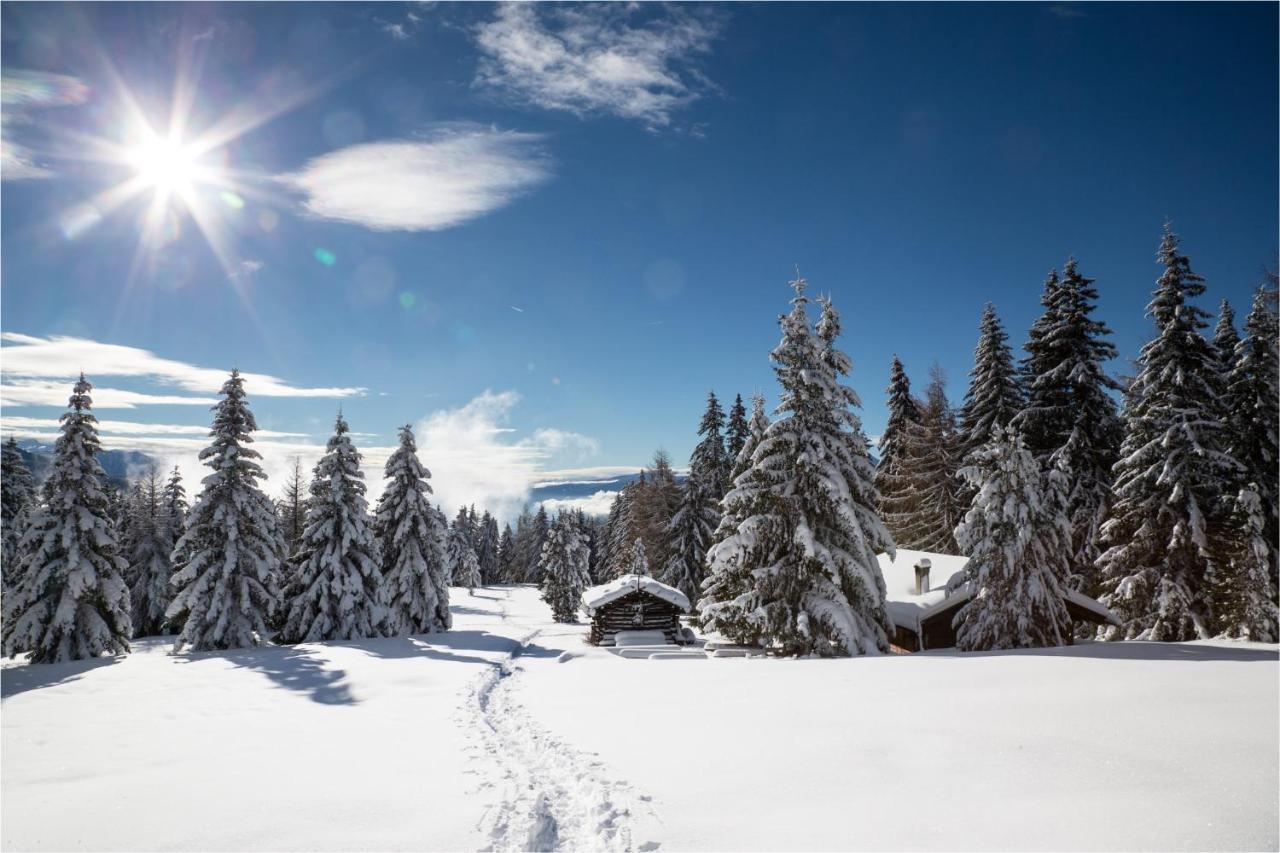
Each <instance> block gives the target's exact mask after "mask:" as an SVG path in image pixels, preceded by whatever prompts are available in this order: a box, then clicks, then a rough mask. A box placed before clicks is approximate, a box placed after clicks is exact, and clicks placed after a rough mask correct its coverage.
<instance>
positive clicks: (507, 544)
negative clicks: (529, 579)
mask: <svg viewBox="0 0 1280 853" xmlns="http://www.w3.org/2000/svg"><path fill="white" fill-rule="evenodd" d="M515 547H516V543H515V536H514V534H512V532H511V525H510V524H506V525H503V527H502V538H501V539H499V540H498V583H514V582H515V581H514V580H513V578H514V575H513V572H512V569H513V567H514V565H515V559H516V552H515Z"/></svg>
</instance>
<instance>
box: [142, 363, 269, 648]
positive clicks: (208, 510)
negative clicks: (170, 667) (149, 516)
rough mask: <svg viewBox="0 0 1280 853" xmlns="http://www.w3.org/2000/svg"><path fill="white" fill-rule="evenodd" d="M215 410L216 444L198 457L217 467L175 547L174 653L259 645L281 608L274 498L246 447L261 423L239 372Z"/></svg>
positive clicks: (170, 616) (171, 615) (257, 455)
mask: <svg viewBox="0 0 1280 853" xmlns="http://www.w3.org/2000/svg"><path fill="white" fill-rule="evenodd" d="M221 393H222V399H221V400H220V401H219V402H218V404H217V405H216V406H214V407H213V411H214V416H213V428H212V429H211V430H210V432H209V435H210V437H211V438H212V439H213V441H212V443H210V445H209V446H208V447H206V448H205V449H204V450H202V451H201V452H200V459H201V461H202V462H204V464H206V465H208V466H209V467H210V468H211V469H213V473H212V474H210V475H209V476H207V477H205V478H204V481H203V483H202V490H201V492H200V495H199V496H198V497H197V498H196V501H195V505H194V506H192V507H191V512H190V513H189V514H188V517H187V529H186V532H185V533H184V534H183V535H182V538H181V539H179V540H178V542H177V544H176V545H175V546H174V574H173V581H172V583H173V587H174V593H175V594H174V597H173V601H172V602H171V603H170V604H169V610H168V612H167V614H166V615H167V617H168V619H169V620H170V621H171V622H173V623H174V624H175V625H176V624H181V625H182V626H183V627H182V632H181V633H180V634H179V635H178V639H177V642H176V643H175V644H174V646H175V648H176V649H177V650H181V649H182V648H184V647H186V648H190V649H191V650H192V651H206V650H209V649H232V648H244V647H246V646H256V645H258V644H260V643H261V642H263V640H264V639H265V638H266V630H267V619H268V618H269V617H270V615H271V613H272V611H273V610H274V609H275V606H276V598H277V588H276V584H277V579H276V574H277V572H278V571H279V569H280V556H281V550H282V543H281V539H280V533H279V529H278V527H277V522H276V514H275V509H274V507H273V506H272V504H271V500H270V499H269V498H268V497H267V496H266V495H264V494H263V493H262V490H261V489H260V488H259V486H258V481H259V480H262V479H265V478H266V474H264V473H263V471H262V466H261V465H259V464H258V463H257V462H256V461H255V460H257V459H261V458H262V454H260V453H258V452H257V451H256V450H254V449H253V448H252V447H250V446H249V445H250V444H251V443H252V442H253V436H252V433H253V432H254V431H255V430H257V428H258V425H257V422H256V421H255V420H254V417H253V412H251V411H250V410H249V404H248V401H247V400H246V399H245V394H244V380H243V379H242V378H241V377H240V371H238V370H232V371H231V377H230V378H229V379H228V380H227V381H226V382H225V383H224V384H223V386H222V391H221Z"/></svg>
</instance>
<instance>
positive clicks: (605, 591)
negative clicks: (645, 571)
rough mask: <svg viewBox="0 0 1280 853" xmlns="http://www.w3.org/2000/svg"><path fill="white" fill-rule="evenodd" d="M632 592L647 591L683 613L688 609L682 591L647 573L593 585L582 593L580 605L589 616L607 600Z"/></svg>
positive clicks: (687, 600)
mask: <svg viewBox="0 0 1280 853" xmlns="http://www.w3.org/2000/svg"><path fill="white" fill-rule="evenodd" d="M633 592H644V593H648V594H649V595H652V596H653V597H655V598H660V599H662V600H663V601H665V602H667V603H668V604H674V605H675V606H676V607H679V608H680V609H681V610H683V611H684V612H685V613H688V612H689V610H690V606H689V599H688V598H687V597H686V596H685V594H684V593H683V592H681V591H680V590H678V589H676V588H675V587H673V586H667V585H666V584H665V583H661V582H660V581H656V580H654V579H653V578H652V577H650V576H649V575H623V576H622V577H620V578H618V579H616V580H612V581H609V583H606V584H601V585H600V586H593V587H591V588H590V589H588V590H586V591H585V592H583V593H582V606H583V607H584V608H585V609H586V611H587V615H588V616H591V615H593V614H594V612H595V611H596V610H598V609H599V608H601V607H604V606H605V605H606V604H608V603H609V602H611V601H617V600H618V599H619V598H622V597H623V596H624V595H630V594H631V593H633Z"/></svg>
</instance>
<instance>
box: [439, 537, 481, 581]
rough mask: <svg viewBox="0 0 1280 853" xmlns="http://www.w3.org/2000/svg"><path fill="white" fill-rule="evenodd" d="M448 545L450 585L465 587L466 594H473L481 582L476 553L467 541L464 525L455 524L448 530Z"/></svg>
mask: <svg viewBox="0 0 1280 853" xmlns="http://www.w3.org/2000/svg"><path fill="white" fill-rule="evenodd" d="M448 543H449V545H448V548H449V550H448V561H449V577H450V584H451V585H452V586H465V587H466V588H467V592H469V593H472V594H474V593H475V591H476V587H478V586H481V585H482V584H483V580H482V578H481V577H480V561H479V560H478V559H477V558H476V551H475V549H474V548H472V547H471V543H470V542H469V541H467V534H466V527H465V525H463V526H459V525H458V524H456V523H455V524H454V525H453V527H451V528H450V529H449V538H448Z"/></svg>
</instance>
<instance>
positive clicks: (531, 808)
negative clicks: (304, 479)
mask: <svg viewBox="0 0 1280 853" xmlns="http://www.w3.org/2000/svg"><path fill="white" fill-rule="evenodd" d="M504 595H505V591H504ZM499 606H500V607H501V613H499V614H498V616H499V618H500V619H501V620H502V621H503V622H505V623H508V624H512V623H513V622H514V620H513V619H511V615H510V613H509V612H508V611H507V604H506V601H505V599H504V600H502V601H499ZM541 633H542V629H534V628H532V626H531V630H530V632H529V633H528V634H526V635H525V636H523V637H521V638H520V639H519V640H513V642H514V643H515V647H514V648H513V650H512V652H511V654H510V656H509V657H508V658H507V659H505V660H503V661H501V662H499V663H497V664H495V665H494V667H493V669H492V670H491V671H490V672H486V673H485V674H484V675H482V676H481V678H480V679H479V680H478V682H477V684H476V686H475V688H474V689H473V690H472V692H471V695H470V696H469V697H468V699H467V701H466V703H465V705H464V707H463V709H462V714H461V721H462V724H463V725H464V726H466V727H467V729H468V736H469V737H470V738H471V740H472V749H473V752H474V754H475V755H476V758H477V761H478V762H479V763H481V765H482V766H483V769H482V770H481V773H482V774H483V775H485V776H488V777H489V781H487V782H485V783H482V784H481V786H480V787H481V789H482V790H494V791H496V792H497V799H496V802H494V803H492V804H491V805H490V806H489V808H488V810H487V811H486V814H485V817H484V819H483V820H482V822H481V829H482V830H483V833H484V840H485V842H486V843H487V846H485V847H484V848H483V849H485V850H490V851H506V850H530V851H554V850H610V851H615V850H616V851H630V850H636V849H639V850H656V849H658V846H659V845H658V844H657V843H655V842H653V841H648V840H644V839H641V840H640V842H639V843H637V842H636V840H635V839H634V838H633V829H634V826H633V824H634V821H635V818H636V817H638V816H643V817H653V815H652V810H651V808H650V807H649V798H647V797H641V796H639V795H637V794H636V793H635V792H634V791H633V790H632V789H631V786H630V785H628V784H627V783H626V782H623V781H620V780H615V779H612V778H610V777H609V775H608V771H607V768H605V766H604V765H603V763H602V762H600V761H597V760H595V759H594V758H592V757H591V756H590V755H587V754H584V753H582V752H579V751H578V750H575V749H573V748H572V747H570V746H568V745H567V744H565V743H564V742H563V741H561V740H560V739H558V738H557V737H555V736H554V735H553V734H551V733H550V732H548V731H547V730H546V729H545V728H543V727H542V726H541V725H539V724H538V723H537V722H536V721H535V720H534V719H533V718H532V716H531V715H530V714H529V713H528V711H527V710H525V708H524V706H523V705H522V704H521V703H520V701H519V698H518V697H519V685H520V682H521V679H522V678H524V677H525V673H524V670H523V668H522V667H520V666H519V664H518V661H519V659H520V657H521V655H522V654H523V653H524V652H525V651H526V649H527V648H528V645H529V643H531V642H532V641H533V640H534V639H535V638H536V637H537V636H538V635H539V634H541Z"/></svg>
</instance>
